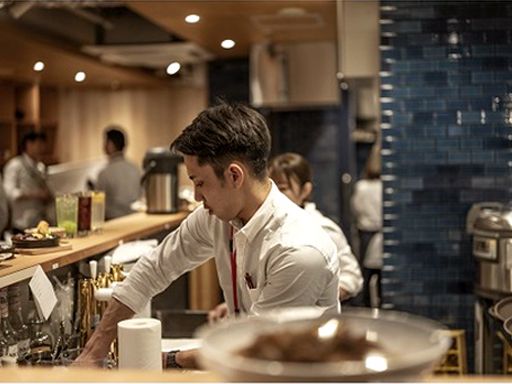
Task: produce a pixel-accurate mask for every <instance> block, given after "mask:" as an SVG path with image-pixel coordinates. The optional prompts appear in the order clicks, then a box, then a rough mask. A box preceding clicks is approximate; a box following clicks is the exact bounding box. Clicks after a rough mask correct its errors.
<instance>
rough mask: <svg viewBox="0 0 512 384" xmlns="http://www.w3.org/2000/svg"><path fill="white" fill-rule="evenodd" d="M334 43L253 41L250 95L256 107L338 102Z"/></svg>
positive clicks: (331, 103)
mask: <svg viewBox="0 0 512 384" xmlns="http://www.w3.org/2000/svg"><path fill="white" fill-rule="evenodd" d="M336 67H337V63H336V43H335V42H331V41H320V42H307V43H289V44H287V43H281V44H266V43H264V44H255V45H253V46H252V48H251V54H250V95H251V104H252V105H253V106H255V107H296V106H314V105H333V104H338V103H339V92H338V81H337V78H336Z"/></svg>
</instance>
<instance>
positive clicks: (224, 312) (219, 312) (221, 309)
mask: <svg viewBox="0 0 512 384" xmlns="http://www.w3.org/2000/svg"><path fill="white" fill-rule="evenodd" d="M227 316H228V305H227V304H226V303H221V304H219V305H217V306H216V307H215V308H213V309H212V310H211V311H209V312H208V322H209V323H210V324H213V323H216V322H217V321H219V320H222V319H224V318H226V317H227Z"/></svg>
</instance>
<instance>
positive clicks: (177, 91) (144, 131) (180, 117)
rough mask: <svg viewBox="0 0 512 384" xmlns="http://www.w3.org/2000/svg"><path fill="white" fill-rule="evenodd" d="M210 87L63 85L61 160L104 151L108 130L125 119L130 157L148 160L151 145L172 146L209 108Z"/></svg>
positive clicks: (137, 161) (98, 153) (98, 154)
mask: <svg viewBox="0 0 512 384" xmlns="http://www.w3.org/2000/svg"><path fill="white" fill-rule="evenodd" d="M206 97H207V96H206V90H205V89H203V88H192V87H176V88H167V89H160V90H156V89H136V90H119V91H106V90H61V91H60V100H59V106H60V108H59V134H58V155H59V159H60V161H61V162H68V161H80V160H89V159H95V158H98V157H101V156H103V130H104V128H105V127H106V126H107V125H109V124H120V125H121V126H123V127H124V129H125V130H126V132H127V134H128V145H127V149H126V154H127V157H128V158H130V159H132V160H133V161H134V162H136V163H137V164H142V159H143V157H144V153H145V152H146V150H147V149H148V148H149V147H154V146H168V145H169V143H170V142H171V141H172V140H173V139H174V138H175V137H176V136H177V135H178V134H179V133H180V132H181V131H182V130H183V128H185V127H186V126H187V125H188V124H189V123H190V122H191V121H192V120H193V119H194V117H195V116H196V115H197V114H198V113H199V112H200V111H202V110H203V109H204V108H206V103H207V99H206Z"/></svg>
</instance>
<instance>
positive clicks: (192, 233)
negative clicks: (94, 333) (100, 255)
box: [113, 207, 213, 313]
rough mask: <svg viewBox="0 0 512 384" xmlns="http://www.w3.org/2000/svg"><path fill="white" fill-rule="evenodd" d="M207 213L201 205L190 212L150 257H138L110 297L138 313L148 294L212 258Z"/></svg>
mask: <svg viewBox="0 0 512 384" xmlns="http://www.w3.org/2000/svg"><path fill="white" fill-rule="evenodd" d="M206 215H207V214H206V213H205V212H204V209H203V208H202V207H200V208H198V209H197V210H196V211H194V212H193V213H192V214H190V216H189V217H188V218H187V219H185V220H184V221H183V222H182V223H181V225H180V226H179V228H178V229H176V230H175V231H173V232H171V233H170V234H169V235H167V237H166V238H165V239H164V240H163V241H162V243H161V244H160V245H159V246H158V247H157V248H155V250H154V251H153V252H152V253H151V254H150V255H149V256H147V257H143V258H141V259H139V261H138V262H137V263H136V264H135V266H134V267H133V268H132V270H131V271H130V273H129V274H128V277H127V278H126V279H125V280H124V281H123V283H122V284H120V285H118V286H117V287H116V288H115V290H114V294H113V297H115V298H116V299H117V300H119V301H120V302H121V303H123V304H124V305H126V306H128V307H129V308H130V309H131V310H133V311H134V312H136V313H137V312H140V311H142V310H143V309H144V307H145V305H146V304H147V302H148V301H149V299H150V298H151V297H153V296H155V295H156V294H157V293H159V292H161V291H163V290H164V289H165V288H167V287H168V286H169V285H170V284H171V283H172V282H173V281H174V280H176V279H177V278H178V277H180V276H181V275H182V274H184V273H185V272H187V271H190V270H191V269H193V268H195V267H196V266H198V265H200V264H202V263H204V262H205V261H207V260H208V259H210V258H211V257H213V241H212V238H211V235H210V233H211V232H210V231H209V230H208V227H209V223H208V220H209V218H208V217H207V216H206ZM210 224H211V223H210Z"/></svg>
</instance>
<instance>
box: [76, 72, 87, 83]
mask: <svg viewBox="0 0 512 384" xmlns="http://www.w3.org/2000/svg"><path fill="white" fill-rule="evenodd" d="M84 80H85V72H82V71H80V72H77V73H76V74H75V81H76V82H77V83H81V82H82V81H84Z"/></svg>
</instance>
